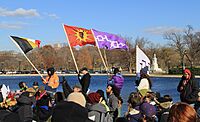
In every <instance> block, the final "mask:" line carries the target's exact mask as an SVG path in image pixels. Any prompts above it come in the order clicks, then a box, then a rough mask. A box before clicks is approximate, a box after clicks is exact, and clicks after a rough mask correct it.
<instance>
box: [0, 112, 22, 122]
mask: <svg viewBox="0 0 200 122" xmlns="http://www.w3.org/2000/svg"><path fill="white" fill-rule="evenodd" d="M0 122H20V118H19V116H18V114H16V113H13V112H10V111H7V110H3V109H2V110H0Z"/></svg>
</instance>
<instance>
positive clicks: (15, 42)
mask: <svg viewBox="0 0 200 122" xmlns="http://www.w3.org/2000/svg"><path fill="white" fill-rule="evenodd" d="M10 39H11V40H12V41H13V43H14V44H15V45H16V46H17V47H18V48H19V50H20V51H21V52H22V54H23V55H24V57H25V58H26V59H27V60H28V62H29V63H30V64H31V66H32V67H33V68H34V69H35V71H36V72H37V73H38V74H39V75H40V77H41V78H42V79H44V77H43V76H42V75H41V74H40V72H39V71H38V70H37V68H36V67H35V65H33V63H32V62H31V61H30V60H29V58H28V57H27V56H26V54H25V53H24V51H23V50H22V49H21V47H20V46H19V45H18V44H17V43H16V42H15V41H14V40H13V39H12V38H11V37H10Z"/></svg>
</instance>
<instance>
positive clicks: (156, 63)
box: [151, 54, 162, 72]
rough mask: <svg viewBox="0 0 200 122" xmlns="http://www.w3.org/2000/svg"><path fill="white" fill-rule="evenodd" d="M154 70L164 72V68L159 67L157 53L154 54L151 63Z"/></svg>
mask: <svg viewBox="0 0 200 122" xmlns="http://www.w3.org/2000/svg"><path fill="white" fill-rule="evenodd" d="M151 71H152V72H162V69H161V68H159V67H158V62H157V58H156V54H154V55H153V59H152V65H151Z"/></svg>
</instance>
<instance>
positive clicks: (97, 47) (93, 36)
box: [91, 29, 108, 72]
mask: <svg viewBox="0 0 200 122" xmlns="http://www.w3.org/2000/svg"><path fill="white" fill-rule="evenodd" d="M91 32H92V35H93V37H94V40H95V42H96V45H97V49H98V51H99V55H100V57H101V59H102V61H103V65H104V67H105V68H106V71H107V72H108V67H107V66H106V63H105V61H104V59H103V56H102V54H101V51H100V49H99V44H98V42H97V40H96V38H95V36H94V32H93V30H92V29H91Z"/></svg>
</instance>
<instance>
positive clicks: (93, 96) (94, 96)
mask: <svg viewBox="0 0 200 122" xmlns="http://www.w3.org/2000/svg"><path fill="white" fill-rule="evenodd" d="M87 98H88V103H91V104H95V103H99V101H100V98H101V96H100V94H99V93H95V92H93V93H90V94H88V97H87Z"/></svg>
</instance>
